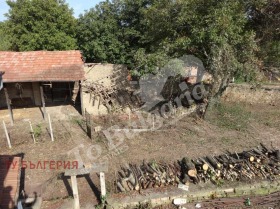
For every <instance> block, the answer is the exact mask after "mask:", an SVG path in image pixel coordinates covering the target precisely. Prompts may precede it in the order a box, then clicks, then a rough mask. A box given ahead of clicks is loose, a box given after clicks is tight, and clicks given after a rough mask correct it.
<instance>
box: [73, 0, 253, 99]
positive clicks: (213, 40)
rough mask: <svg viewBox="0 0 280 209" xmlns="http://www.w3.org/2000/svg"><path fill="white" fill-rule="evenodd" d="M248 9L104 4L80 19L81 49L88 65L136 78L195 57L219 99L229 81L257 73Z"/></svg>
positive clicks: (240, 5)
mask: <svg viewBox="0 0 280 209" xmlns="http://www.w3.org/2000/svg"><path fill="white" fill-rule="evenodd" d="M248 4H249V3H248V2H246V1H241V0H238V1H232V0H222V1H216V0H209V1H204V0H189V1H182V0H175V1H169V0H114V1H112V2H110V1H106V2H103V3H100V4H99V5H98V6H97V7H96V8H95V9H91V10H90V11H88V12H86V13H85V14H84V15H82V16H81V17H80V18H79V24H78V25H79V27H78V28H79V29H78V31H79V32H78V43H79V47H80V48H81V49H82V50H83V52H84V55H85V56H86V57H87V59H88V60H90V61H94V62H112V63H122V64H127V65H128V66H129V68H130V69H131V70H132V74H133V75H134V76H142V75H143V74H147V73H160V71H161V70H162V68H163V66H165V65H166V64H167V63H168V61H169V60H171V59H172V58H178V57H181V56H183V55H186V54H192V55H195V56H196V57H198V58H200V59H201V60H202V61H203V63H204V65H205V67H206V68H207V69H208V70H209V71H210V72H211V73H212V74H213V75H214V79H215V81H216V83H215V85H214V88H213V95H214V96H215V95H219V94H221V92H222V91H223V90H224V88H225V87H226V86H227V85H228V82H229V79H230V78H231V77H233V76H238V77H245V76H247V77H248V79H253V75H254V71H256V63H257V59H256V57H255V53H256V51H257V50H258V47H257V45H256V42H255V32H254V31H253V30H252V29H251V28H250V27H248V21H249V20H248V16H247V15H246V14H247V12H248ZM178 66H179V63H177V64H176V65H175V68H176V69H177V67H178ZM172 67H174V65H173V66H172Z"/></svg>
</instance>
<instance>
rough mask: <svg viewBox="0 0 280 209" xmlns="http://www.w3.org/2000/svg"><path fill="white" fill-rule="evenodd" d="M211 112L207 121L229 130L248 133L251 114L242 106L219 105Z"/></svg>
mask: <svg viewBox="0 0 280 209" xmlns="http://www.w3.org/2000/svg"><path fill="white" fill-rule="evenodd" d="M209 111H210V112H209V116H208V117H207V118H206V119H208V120H209V121H210V122H211V123H213V124H215V125H217V126H219V127H220V128H225V129H228V130H236V131H246V130H247V127H248V124H249V120H250V118H251V113H250V112H249V111H247V110H245V108H243V107H242V104H224V103H217V104H215V105H214V106H213V107H212V108H211V110H209Z"/></svg>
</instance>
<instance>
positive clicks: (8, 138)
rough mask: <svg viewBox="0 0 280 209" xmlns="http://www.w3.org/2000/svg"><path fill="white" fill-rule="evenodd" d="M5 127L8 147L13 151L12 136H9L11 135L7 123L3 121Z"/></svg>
mask: <svg viewBox="0 0 280 209" xmlns="http://www.w3.org/2000/svg"><path fill="white" fill-rule="evenodd" d="M3 126H4V130H5V134H6V138H7V142H8V146H9V148H10V149H11V148H12V145H11V140H10V136H9V133H8V130H7V127H6V123H5V121H3Z"/></svg>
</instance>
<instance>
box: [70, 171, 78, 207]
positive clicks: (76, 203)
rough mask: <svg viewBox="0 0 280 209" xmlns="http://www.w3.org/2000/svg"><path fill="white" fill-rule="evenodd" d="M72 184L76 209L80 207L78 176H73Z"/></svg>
mask: <svg viewBox="0 0 280 209" xmlns="http://www.w3.org/2000/svg"><path fill="white" fill-rule="evenodd" d="M71 184H72V190H73V197H74V209H80V201H79V192H78V184H77V176H71Z"/></svg>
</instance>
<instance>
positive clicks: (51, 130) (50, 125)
mask: <svg viewBox="0 0 280 209" xmlns="http://www.w3.org/2000/svg"><path fill="white" fill-rule="evenodd" d="M48 119H49V127H50V134H51V139H52V142H53V141H54V138H53V129H52V122H51V116H50V114H48Z"/></svg>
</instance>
